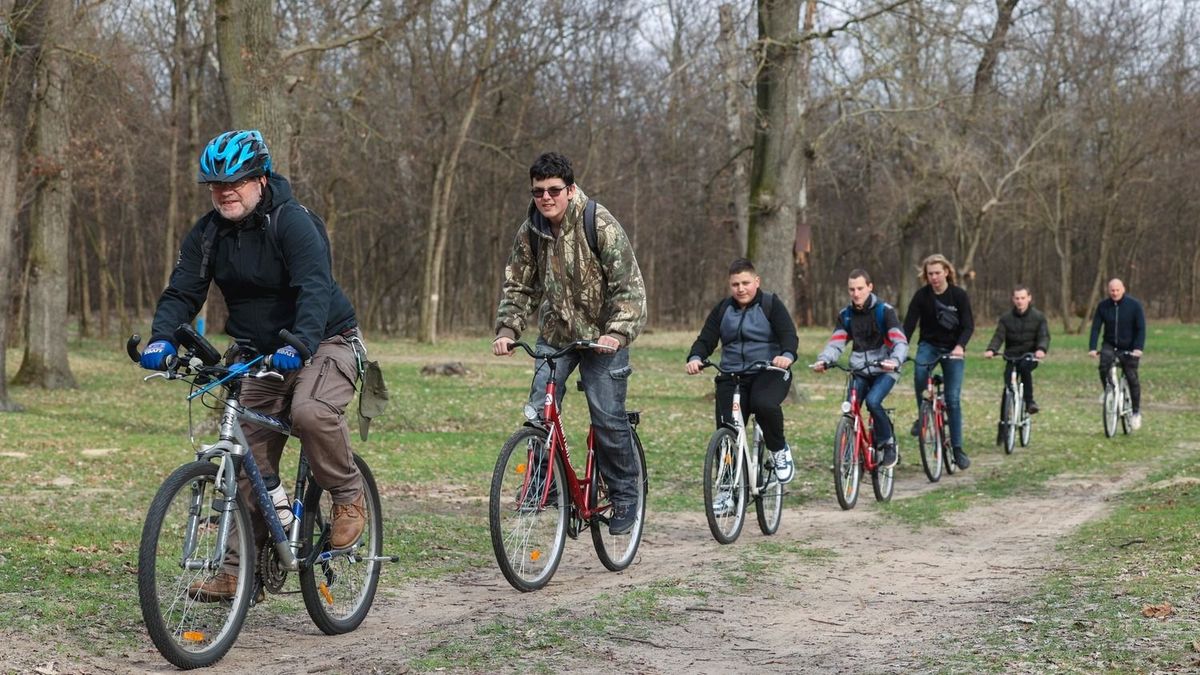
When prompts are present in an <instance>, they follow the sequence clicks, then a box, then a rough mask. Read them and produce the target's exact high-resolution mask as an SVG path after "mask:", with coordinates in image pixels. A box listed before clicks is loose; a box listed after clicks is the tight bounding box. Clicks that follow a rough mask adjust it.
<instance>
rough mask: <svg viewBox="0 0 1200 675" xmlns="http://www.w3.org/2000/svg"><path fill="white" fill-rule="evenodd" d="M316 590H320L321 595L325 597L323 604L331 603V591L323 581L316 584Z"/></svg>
mask: <svg viewBox="0 0 1200 675" xmlns="http://www.w3.org/2000/svg"><path fill="white" fill-rule="evenodd" d="M317 590H318V591H321V597H322V598H325V604H327V605H332V604H333V593H330V592H329V587H328V586H326V585H325V582H324V581H322V582H321V585H320V586H317Z"/></svg>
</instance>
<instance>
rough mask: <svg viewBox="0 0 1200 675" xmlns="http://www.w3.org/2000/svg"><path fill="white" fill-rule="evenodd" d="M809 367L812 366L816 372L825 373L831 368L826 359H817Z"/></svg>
mask: <svg viewBox="0 0 1200 675" xmlns="http://www.w3.org/2000/svg"><path fill="white" fill-rule="evenodd" d="M809 368H812V370H813V372H814V373H823V372H825V371H826V370H828V369H829V365H828V364H826V363H825V362H824V361H817V362H816V363H814V364H812V365H811V366H809Z"/></svg>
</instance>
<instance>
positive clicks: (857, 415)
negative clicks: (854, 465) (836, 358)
mask: <svg viewBox="0 0 1200 675" xmlns="http://www.w3.org/2000/svg"><path fill="white" fill-rule="evenodd" d="M847 389H849V390H850V400H849V401H848V402H847V403H846V406H847V407H848V409H846V410H843V413H844V414H846V415H849V416H850V417H851V418H852V419H853V420H854V452H856V453H858V456H859V459H860V460H861V461H862V463H863V467H864V468H866V470H867V471H874V470H875V468H876V467H878V466H879V464H877V463H876V462H875V457H874V454H875V453H873V452H870V449H871V448H872V447H873V446H874V445H875V429H874V427H873V426H872V424H871V422H870V418H869V417H868V418H864V417H863V414H862V402H861V401H859V400H858V388H857V387H855V386H854V375H849V376H847Z"/></svg>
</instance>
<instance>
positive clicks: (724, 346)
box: [687, 289, 800, 370]
mask: <svg viewBox="0 0 1200 675" xmlns="http://www.w3.org/2000/svg"><path fill="white" fill-rule="evenodd" d="M762 300H763V291H762V289H759V291H758V293H756V294H755V296H754V299H753V300H751V301H750V304H748V305H746V306H745V307H739V306H738V304H737V302H734V301H733V298H725V299H724V300H722V301H720V302H718V303H717V304H716V306H715V307H713V308H712V311H711V312H709V313H708V319H707V320H705V322H704V327H703V328H701V329H700V335H699V336H697V337H696V341H695V342H694V343H692V348H691V349H690V350H688V358H687V360H688V361H693V360H699V359H705V358H708V356H709V355H710V354H712V353H713V350H715V349H716V348H717V342H718V341H719V342H720V343H721V365H722V366H723V367H724V368H725V369H726V370H741V369H743V368H745V367H746V366H748V365H750V364H751V363H754V362H755V361H770V360H771V359H773V358H775V357H776V356H786V357H788V358H789V359H791V360H792V361H795V360H796V350H797V348H798V347H799V344H800V341H799V338H798V337H797V336H796V324H794V323H792V315H791V314H788V311H787V307H785V306H784V305H783V300H781V299H779V298H778V297H777V298H775V299H774V300H773V301H772V302H771V313H770V316H768V315H767V313H766V312H764V311H763V306H762Z"/></svg>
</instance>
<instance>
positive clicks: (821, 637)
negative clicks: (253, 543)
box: [0, 463, 1137, 673]
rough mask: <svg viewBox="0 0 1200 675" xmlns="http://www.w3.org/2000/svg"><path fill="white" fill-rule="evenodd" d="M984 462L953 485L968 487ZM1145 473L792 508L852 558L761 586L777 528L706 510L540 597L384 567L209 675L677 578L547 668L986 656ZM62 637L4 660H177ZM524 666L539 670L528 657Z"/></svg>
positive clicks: (918, 486) (246, 641)
mask: <svg viewBox="0 0 1200 675" xmlns="http://www.w3.org/2000/svg"><path fill="white" fill-rule="evenodd" d="M980 464H982V463H980ZM982 468H984V467H983V466H979V467H973V470H978V469H982ZM971 473H972V472H970V471H969V472H967V474H966V475H965V476H961V475H960V476H955V477H946V478H943V481H962V480H970V475H971ZM1133 480H1137V478H1136V477H1135V476H1129V475H1126V476H1125V477H1124V478H1123V479H1121V480H1120V481H1119V482H1118V481H1109V480H1105V479H1099V478H1097V479H1091V478H1078V479H1067V478H1060V479H1058V480H1056V481H1054V483H1053V489H1052V491H1051V494H1049V495H1046V496H1036V497H1030V496H1024V497H1013V498H1009V499H1004V500H995V501H984V502H983V503H982V504H981V505H979V506H976V507H974V508H971V509H969V510H967V511H964V512H961V513H957V514H952V515H951V516H950V518H951V520H952V524H951V525H949V526H944V527H930V528H924V529H921V530H920V531H915V532H914V531H912V530H909V529H908V528H906V527H901V526H895V525H889V524H886V521H885V520H883V519H881V518H879V517H878V515H877V514H876V513H875V512H874V508H873V502H872V495H871V494H870V487H869V485H865V486H864V488H865V490H866V492H865V493H864V494H863V495H862V496H861V497H860V503H859V505H858V508H856V509H855V510H853V511H848V512H844V511H841V510H840V509H839V508H838V507H837V504H836V503H835V502H834V500H833V499H832V498H830V499H829V500H828V502H822V503H818V504H813V505H809V506H808V507H806V508H803V509H786V510H785V512H784V517H783V524H782V526H781V527H780V531H779V533H778V534H776V535H775V536H774V537H771V538H770V540H771V541H773V542H778V543H780V544H787V545H793V546H797V545H799V546H803V547H805V548H824V549H829V550H830V551H833V552H834V553H835V554H836V555H832V556H819V557H816V558H811V559H801V558H800V557H799V556H795V555H792V554H789V553H786V552H784V553H779V554H777V555H767V556H763V555H762V554H761V553H759V554H755V555H754V559H755V560H757V561H760V562H766V563H767V564H768V565H769V566H770V565H773V567H771V568H770V569H768V570H766V571H765V572H761V573H754V575H756V576H755V578H754V579H753V580H752V582H751V583H749V584H745V585H739V584H733V583H731V582H730V581H729V580H728V579H726V578H725V577H724V576H723V575H724V574H726V573H736V574H745V572H744V569H745V568H744V565H745V563H746V562H747V559H748V557H749V556H751V555H752V554H751V552H752V551H754V549H755V547H754V543H755V542H758V541H762V540H764V539H765V538H764V537H763V535H761V534H760V533H759V532H758V528H757V524H756V523H755V521H754V516H753V513H749V514H747V516H748V517H747V524H746V528H745V530H744V531H743V532H742V535H741V538H740V539H739V541H738V542H735V543H734V544H731V545H728V546H721V545H719V544H717V543H716V542H715V541H714V540H713V539H712V538H711V536H710V535H709V532H708V527H707V524H706V523H705V521H704V518H703V515H702V514H696V513H688V514H662V515H657V516H656V514H654V513H651V514H650V521H649V524H648V531H647V533H646V536H645V538H644V541H643V544H642V549H641V552H640V557H639V560H638V561H637V562H635V564H634V565H633V566H632V567H631V568H630V569H628V570H626V571H625V572H623V573H619V574H613V573H609V572H607V571H605V570H604V568H603V567H602V566H601V565H600V563H599V562H598V561H597V560H596V558H595V555H594V553H593V551H592V549H591V542H590V540H588V538H587V537H586V535H583V536H581V537H580V539H578V540H575V541H568V545H567V551H566V555H565V557H564V560H563V562H562V565H561V566H560V567H559V570H558V573H557V575H556V576H555V578H554V579H553V580H552V581H551V583H550V585H549V586H547V587H546V588H545V589H543V590H542V591H539V592H536V593H525V594H523V593H519V592H517V591H515V590H513V589H512V588H511V587H509V586H508V584H507V583H506V582H505V581H504V579H503V577H502V576H501V575H500V573H499V571H497V570H494V569H485V570H477V571H473V572H470V573H466V574H462V575H459V576H457V577H454V578H449V579H444V580H439V581H434V582H428V581H426V582H417V583H413V584H410V585H406V586H401V587H399V588H396V587H391V586H389V584H388V578H387V573H386V569H385V573H384V580H383V586H384V587H385V588H386V591H384V592H382V593H381V594H380V596H379V598H378V600H377V602H376V606H375V608H374V609H373V611H372V614H371V616H370V617H368V619H367V621H366V622H365V623H364V624H363V626H362V627H360V628H359V629H358V630H357V631H355V632H353V633H351V634H349V635H344V636H339V637H327V636H324V635H322V634H320V633H319V632H318V631H317V630H316V629H315V628H314V627H313V626H312V624H311V623H308V621H307V616H305V615H304V612H303V611H301V612H298V615H297V616H296V617H295V618H294V620H290V621H286V622H285V623H284V624H283V625H280V624H278V623H276V624H272V625H264V624H263V622H261V621H256V617H255V614H254V612H253V611H252V612H251V615H250V618H249V619H248V620H247V625H246V627H245V629H244V630H243V632H242V635H241V637H240V638H239V640H238V643H237V644H236V645H235V646H234V648H233V649H232V650H231V651H230V653H229V654H228V655H227V656H226V657H225V658H224V659H223V660H222V661H221V662H219V663H218V664H217V666H216V667H214V668H212V669H209V670H211V671H213V672H217V671H218V669H219V672H221V673H266V672H271V673H275V672H300V673H304V672H309V673H312V672H329V673H343V672H345V673H371V672H379V673H402V672H406V671H408V670H409V668H410V666H409V665H408V664H409V663H410V662H411V661H412V660H413V659H414V658H418V657H420V656H422V655H423V654H424V653H425V652H426V650H428V649H429V647H430V646H431V645H437V644H445V643H447V642H452V641H466V642H468V643H470V642H471V640H472V638H473V636H475V635H476V630H477V628H479V627H481V626H485V625H488V624H491V623H493V622H495V621H497V620H502V621H505V622H508V621H512V622H514V623H518V624H519V622H520V621H521V620H522V619H521V617H524V616H528V615H530V614H540V613H544V612H554V611H556V610H558V611H565V610H566V609H577V608H579V607H582V606H586V604H587V603H589V601H591V600H593V599H595V598H597V597H599V596H601V595H602V594H606V593H608V594H617V593H620V592H621V591H624V590H628V589H632V588H637V587H641V586H645V585H647V584H649V583H652V582H656V581H662V580H669V581H671V582H673V583H678V584H680V585H683V586H686V587H689V588H692V589H696V590H702V591H705V592H706V593H707V595H700V594H697V593H689V594H684V595H681V596H669V597H666V598H664V602H666V603H667V604H668V606H669V607H671V608H672V609H673V610H674V611H675V612H676V619H677V621H675V622H674V623H671V624H670V625H664V626H661V627H657V628H656V629H655V630H654V633H653V635H652V636H649V637H646V636H644V634H638V633H629V634H623V633H622V632H621V631H613V633H612V634H609V635H598V636H595V638H594V639H589V640H588V645H587V649H586V650H583V651H582V652H575V651H572V650H570V649H563V650H561V651H560V652H554V653H550V654H547V653H544V652H543V653H539V655H538V658H539V661H540V662H542V663H543V664H545V663H549V664H551V665H552V667H555V668H557V669H558V670H560V671H563V672H596V673H613V672H618V673H634V672H636V673H717V672H750V671H756V672H757V671H763V670H766V671H769V672H788V673H808V672H812V673H907V672H914V671H920V670H923V669H926V668H927V666H925V665H924V664H926V663H928V662H927V661H925V659H927V658H929V657H934V658H936V656H937V655H938V654H944V653H953V652H957V651H960V650H962V649H970V648H971V646H972V637H971V636H973V635H979V634H981V633H986V632H989V631H994V630H997V629H1003V628H1005V627H1006V626H1009V624H1011V622H1012V621H1013V619H1012V617H1011V611H1008V609H1007V608H1008V607H1009V603H1010V602H1011V601H1012V599H1013V598H1014V597H1019V596H1021V595H1023V594H1025V593H1027V592H1028V591H1029V590H1030V589H1032V587H1033V586H1034V584H1035V582H1036V581H1037V579H1038V578H1039V577H1040V576H1042V575H1044V574H1046V573H1047V571H1048V570H1052V569H1056V568H1057V567H1058V566H1060V565H1061V564H1062V562H1061V561H1060V560H1058V559H1057V558H1056V556H1055V543H1056V542H1057V541H1058V540H1060V539H1061V538H1062V537H1064V536H1066V535H1068V534H1069V533H1070V532H1071V531H1073V530H1074V529H1075V528H1076V527H1077V526H1079V525H1080V524H1081V523H1083V522H1085V521H1087V520H1089V519H1092V518H1095V517H1097V516H1098V515H1101V514H1102V512H1104V511H1105V509H1106V498H1107V497H1108V496H1109V495H1111V494H1114V493H1116V492H1117V491H1119V490H1120V489H1121V488H1122V486H1124V485H1127V484H1129V483H1130V481H1133ZM933 487H934V486H930V485H928V484H927V483H926V482H925V481H924V476H920V477H906V478H905V479H904V480H901V481H898V482H897V486H896V493H897V497H898V498H899V497H901V496H903V495H906V494H909V495H911V494H914V493H916V492H919V491H923V490H926V489H930V488H933ZM935 489H936V488H935ZM131 601H132V598H131ZM531 627H532V626H531ZM639 635H640V636H639ZM64 644H65V643H64V642H59V641H56V640H53V639H52V636H49V637H48V638H47V639H45V640H39V641H38V642H37V643H36V644H35V643H33V641H31V640H29V639H28V638H27V637H23V638H18V637H16V636H15V635H12V634H9V635H5V634H3V633H0V664H3V665H2V666H0V669H2V670H5V671H10V670H11V671H15V672H35V669H37V668H41V671H40V672H43V673H140V672H169V671H171V670H173V668H172V667H170V666H169V665H167V664H166V663H165V662H164V661H163V660H162V659H161V658H160V657H159V656H158V654H157V653H156V652H155V651H154V650H153V648H152V647H150V645H149V642H148V641H147V642H146V643H145V644H146V648H145V649H143V650H141V651H138V652H136V653H133V654H128V655H123V656H113V657H95V656H90V655H88V656H85V655H82V654H81V653H80V652H79V650H78V649H72V648H70V647H64V646H63V645H64ZM314 655H318V656H314ZM525 665H526V666H527V667H528V665H529V664H525ZM508 668H509V669H510V670H511V671H513V672H521V671H522V670H525V669H523V668H522V667H521V664H520V663H513V664H509V666H508ZM197 672H205V671H203V670H202V671H197Z"/></svg>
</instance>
